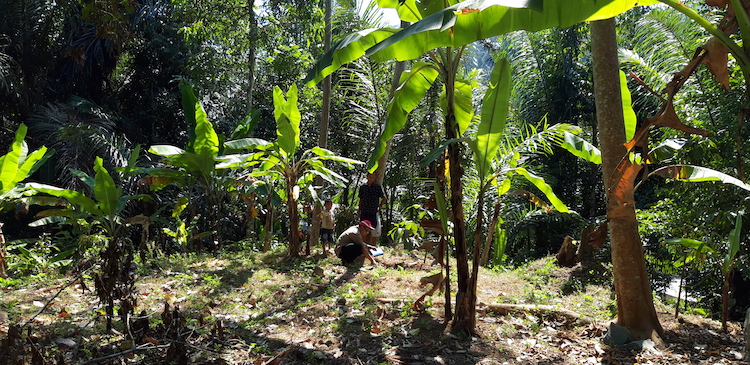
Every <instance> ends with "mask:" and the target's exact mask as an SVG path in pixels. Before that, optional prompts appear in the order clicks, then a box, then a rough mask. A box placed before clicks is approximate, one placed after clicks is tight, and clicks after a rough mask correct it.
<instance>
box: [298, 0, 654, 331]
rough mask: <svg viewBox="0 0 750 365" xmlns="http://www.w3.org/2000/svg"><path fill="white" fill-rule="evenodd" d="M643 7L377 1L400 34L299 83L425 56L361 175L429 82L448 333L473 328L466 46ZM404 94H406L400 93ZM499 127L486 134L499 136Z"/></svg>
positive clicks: (571, 1)
mask: <svg viewBox="0 0 750 365" xmlns="http://www.w3.org/2000/svg"><path fill="white" fill-rule="evenodd" d="M652 3H654V2H653V1H650V0H643V1H640V0H635V1H632V0H609V1H608V0H596V1H595V0H566V1H541V0H526V1H517V0H469V1H461V2H459V1H444V2H436V1H428V0H421V1H420V0H378V5H379V6H381V7H385V8H395V9H396V10H397V12H398V14H399V17H400V18H401V19H402V20H404V21H407V22H412V24H411V25H409V26H408V27H405V28H403V29H391V28H383V29H367V30H363V31H360V32H357V33H353V34H350V35H348V36H346V37H345V38H343V39H342V40H341V41H340V42H338V43H337V44H336V45H334V46H333V47H331V49H330V50H329V51H328V52H327V53H326V54H325V55H323V56H322V57H321V58H320V59H319V60H318V62H317V63H316V64H315V66H314V67H313V69H312V70H311V71H310V73H309V74H308V76H307V78H306V80H305V81H306V82H307V85H308V86H311V85H314V84H315V83H317V82H319V81H320V80H322V79H323V78H324V77H326V76H327V75H329V74H331V73H332V72H334V71H336V70H337V69H338V68H340V67H341V66H342V65H344V64H346V63H348V62H351V61H353V60H355V59H357V58H360V57H363V56H368V57H370V58H371V59H373V60H374V61H377V62H382V61H388V60H398V61H406V60H413V59H416V58H419V57H422V56H423V55H425V54H427V55H428V56H429V58H430V59H431V60H432V62H416V63H415V64H414V65H413V67H412V70H410V71H408V72H404V74H403V75H402V78H401V87H400V88H399V90H402V92H401V93H398V92H397V93H395V94H394V97H393V98H392V100H391V102H390V104H389V106H388V118H387V120H388V123H387V124H386V126H385V127H384V130H383V133H382V134H381V135H380V137H379V139H378V142H377V148H376V151H375V152H374V153H373V155H372V156H371V158H370V160H369V163H368V168H369V170H371V171H372V170H375V168H376V167H377V166H376V164H377V161H378V159H379V158H380V156H381V155H383V153H384V151H385V148H384V147H385V145H386V142H387V141H388V140H390V139H391V137H393V136H394V135H395V134H396V133H397V132H398V131H399V130H401V129H402V128H403V127H404V125H405V121H406V115H407V114H408V113H409V112H411V110H413V109H414V107H416V105H417V103H418V102H419V99H421V98H422V96H423V95H424V94H425V93H426V90H428V89H429V88H430V87H431V86H432V84H433V83H434V82H435V81H436V80H438V79H439V80H440V81H441V82H442V83H443V85H444V89H443V97H442V100H443V103H442V104H443V112H444V130H445V137H446V138H445V140H446V141H447V142H445V144H446V146H447V149H448V160H449V168H450V179H451V183H450V186H451V194H450V202H451V208H452V212H453V217H452V219H453V223H454V227H453V229H454V230H453V233H454V239H455V242H456V257H457V275H458V292H457V294H456V315H455V318H454V321H453V328H454V329H457V330H465V331H466V332H469V333H473V332H474V331H475V328H476V307H475V305H474V304H473V303H474V302H475V300H476V292H475V290H473V289H470V280H469V269H468V254H467V245H466V238H465V233H466V228H465V222H464V216H463V195H462V194H463V193H462V191H461V186H462V183H461V179H462V174H463V172H462V167H461V159H460V157H461V154H462V152H461V149H462V145H463V142H462V139H461V138H462V135H463V134H464V132H465V131H466V130H467V127H468V125H469V123H470V122H471V120H472V118H473V108H472V104H471V88H470V86H469V85H470V83H469V82H467V81H463V80H461V79H460V78H459V77H458V70H459V66H460V63H461V57H462V55H463V52H464V48H465V46H466V45H468V44H470V43H472V42H474V41H477V40H481V39H485V38H489V37H494V36H498V35H501V34H505V33H508V32H512V31H516V30H530V31H534V30H540V29H544V28H550V27H556V26H560V27H567V26H571V25H573V24H575V23H578V22H581V21H586V20H596V19H606V18H611V17H613V16H615V15H617V14H619V13H621V12H623V11H626V10H628V9H630V8H632V7H634V6H638V5H645V4H652ZM407 90H408V91H407ZM500 126H501V124H500V123H497V124H495V125H493V126H492V129H491V130H490V132H488V131H483V132H482V133H494V132H495V131H496V130H497V129H500V130H501V127H500Z"/></svg>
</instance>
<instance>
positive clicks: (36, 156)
mask: <svg viewBox="0 0 750 365" xmlns="http://www.w3.org/2000/svg"><path fill="white" fill-rule="evenodd" d="M26 130H27V128H26V125H24V124H21V125H20V126H18V130H17V131H16V136H15V140H14V141H13V144H11V146H10V150H9V151H8V153H6V154H5V155H3V156H0V209H2V205H4V204H5V203H7V202H8V201H10V200H11V199H14V198H18V197H20V193H21V192H22V190H23V188H22V187H20V186H19V183H21V182H22V181H23V180H26V179H27V178H28V177H29V176H30V175H31V174H32V173H34V171H36V170H37V169H38V168H39V166H41V165H42V164H43V163H44V162H45V161H46V160H47V158H48V157H49V155H47V148H46V147H41V148H39V149H37V150H35V151H33V152H31V153H29V151H28V145H27V144H26V141H25V137H26Z"/></svg>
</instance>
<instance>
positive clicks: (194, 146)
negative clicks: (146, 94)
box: [180, 82, 219, 171]
mask: <svg viewBox="0 0 750 365" xmlns="http://www.w3.org/2000/svg"><path fill="white" fill-rule="evenodd" d="M180 88H181V90H182V107H183V110H184V112H185V121H186V122H187V124H188V133H189V136H190V140H189V142H188V146H187V152H188V153H193V154H195V155H196V156H195V157H191V158H189V160H190V161H192V163H197V165H198V168H197V171H211V170H213V169H214V158H215V157H216V156H218V155H219V136H218V135H217V134H216V131H215V130H214V127H213V125H212V124H211V122H209V121H208V117H207V115H206V111H205V110H203V106H201V103H200V101H199V100H198V98H197V97H196V96H195V93H194V92H193V88H192V87H191V86H190V85H189V84H188V83H186V82H181V83H180ZM186 163H191V162H186Z"/></svg>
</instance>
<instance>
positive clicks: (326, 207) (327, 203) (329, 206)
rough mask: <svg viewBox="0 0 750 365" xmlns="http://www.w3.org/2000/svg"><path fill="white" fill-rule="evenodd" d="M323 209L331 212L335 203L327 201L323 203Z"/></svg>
mask: <svg viewBox="0 0 750 365" xmlns="http://www.w3.org/2000/svg"><path fill="white" fill-rule="evenodd" d="M323 208H325V209H326V210H331V208H333V202H332V201H330V200H326V202H325V203H323Z"/></svg>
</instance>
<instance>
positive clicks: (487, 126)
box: [475, 58, 511, 179]
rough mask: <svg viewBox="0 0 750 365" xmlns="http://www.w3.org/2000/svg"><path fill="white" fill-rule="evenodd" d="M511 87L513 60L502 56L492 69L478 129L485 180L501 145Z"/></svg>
mask: <svg viewBox="0 0 750 365" xmlns="http://www.w3.org/2000/svg"><path fill="white" fill-rule="evenodd" d="M510 89H511V67H510V63H509V62H508V60H507V59H505V58H502V59H500V60H499V61H498V62H497V63H496V64H495V67H494V68H493V69H492V74H491V76H490V83H489V85H488V86H487V92H486V93H485V94H484V101H483V102H482V119H481V121H480V123H479V127H478V130H477V138H476V145H477V147H476V150H475V152H476V153H475V159H476V164H477V171H478V172H479V176H480V178H482V179H484V177H485V176H487V174H489V171H490V164H491V163H492V160H493V159H494V158H495V155H497V150H498V149H499V148H500V142H501V140H502V136H503V131H504V130H505V119H506V117H507V116H508V105H509V103H510Z"/></svg>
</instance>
